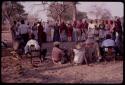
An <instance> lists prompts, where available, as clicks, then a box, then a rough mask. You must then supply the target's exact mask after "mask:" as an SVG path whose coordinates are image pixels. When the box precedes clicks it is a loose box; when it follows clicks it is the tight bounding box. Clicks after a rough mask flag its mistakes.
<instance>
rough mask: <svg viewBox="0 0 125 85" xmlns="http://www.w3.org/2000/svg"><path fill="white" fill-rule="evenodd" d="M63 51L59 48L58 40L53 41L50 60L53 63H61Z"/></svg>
mask: <svg viewBox="0 0 125 85" xmlns="http://www.w3.org/2000/svg"><path fill="white" fill-rule="evenodd" d="M63 55H64V52H63V51H62V50H61V49H60V42H54V47H53V49H52V61H53V63H54V64H58V63H61V59H62V57H63Z"/></svg>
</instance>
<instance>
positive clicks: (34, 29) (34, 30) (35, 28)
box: [31, 23, 38, 40]
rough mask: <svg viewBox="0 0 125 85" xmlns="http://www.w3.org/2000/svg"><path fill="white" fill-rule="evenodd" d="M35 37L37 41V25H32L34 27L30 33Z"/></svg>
mask: <svg viewBox="0 0 125 85" xmlns="http://www.w3.org/2000/svg"><path fill="white" fill-rule="evenodd" d="M31 33H33V34H34V36H35V39H36V40H38V30H37V23H34V25H33V26H32V32H31Z"/></svg>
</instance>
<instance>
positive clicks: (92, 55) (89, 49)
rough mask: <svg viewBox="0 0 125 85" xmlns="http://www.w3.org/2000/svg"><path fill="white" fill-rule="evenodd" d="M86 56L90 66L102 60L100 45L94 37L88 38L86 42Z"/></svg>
mask: <svg viewBox="0 0 125 85" xmlns="http://www.w3.org/2000/svg"><path fill="white" fill-rule="evenodd" d="M85 55H86V57H87V59H88V61H89V64H90V63H92V62H97V61H98V60H99V59H101V56H100V50H99V44H98V43H97V42H96V41H95V40H94V37H93V36H92V35H90V36H88V39H87V40H86V41H85Z"/></svg>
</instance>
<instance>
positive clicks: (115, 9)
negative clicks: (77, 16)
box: [21, 1, 124, 20]
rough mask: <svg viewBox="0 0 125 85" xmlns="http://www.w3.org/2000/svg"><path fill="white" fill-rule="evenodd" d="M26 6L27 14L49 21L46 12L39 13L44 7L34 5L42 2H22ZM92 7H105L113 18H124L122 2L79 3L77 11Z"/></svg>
mask: <svg viewBox="0 0 125 85" xmlns="http://www.w3.org/2000/svg"><path fill="white" fill-rule="evenodd" d="M21 3H22V4H23V5H24V7H25V8H24V9H25V10H26V12H27V13H28V14H33V15H35V16H36V17H38V18H40V19H42V20H47V16H46V14H47V13H46V11H42V10H41V11H39V12H38V11H37V10H40V9H42V5H35V6H34V5H33V4H40V3H41V2H38V1H25V2H21ZM92 5H98V6H103V8H106V9H108V10H109V11H110V12H111V14H112V16H119V17H123V15H124V14H123V13H124V11H123V10H124V7H123V3H122V2H79V4H78V5H77V9H78V10H79V11H84V12H88V11H89V10H91V9H90V7H91V6H92Z"/></svg>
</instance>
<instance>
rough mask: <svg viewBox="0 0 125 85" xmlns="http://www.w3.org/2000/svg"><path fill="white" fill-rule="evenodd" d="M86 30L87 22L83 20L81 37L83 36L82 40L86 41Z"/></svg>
mask: <svg viewBox="0 0 125 85" xmlns="http://www.w3.org/2000/svg"><path fill="white" fill-rule="evenodd" d="M87 30H88V22H87V20H85V21H84V23H83V34H82V37H83V36H84V39H83V40H86V38H87Z"/></svg>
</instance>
